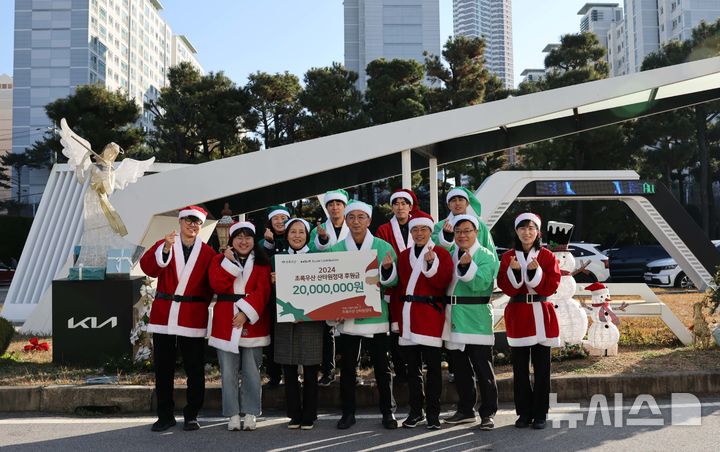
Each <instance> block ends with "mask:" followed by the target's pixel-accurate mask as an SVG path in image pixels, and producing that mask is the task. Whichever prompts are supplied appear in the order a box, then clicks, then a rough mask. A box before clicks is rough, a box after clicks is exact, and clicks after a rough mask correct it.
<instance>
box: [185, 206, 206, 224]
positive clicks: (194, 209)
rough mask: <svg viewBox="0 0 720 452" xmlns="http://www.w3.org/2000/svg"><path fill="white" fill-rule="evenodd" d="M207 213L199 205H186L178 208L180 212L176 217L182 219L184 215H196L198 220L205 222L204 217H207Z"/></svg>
mask: <svg viewBox="0 0 720 452" xmlns="http://www.w3.org/2000/svg"><path fill="white" fill-rule="evenodd" d="M207 214H208V213H207V211H206V210H205V209H203V208H202V207H200V206H187V207H183V208H182V209H180V213H178V218H179V219H182V218H185V217H196V218H198V219H199V220H200V221H202V222H203V223H205V219H207Z"/></svg>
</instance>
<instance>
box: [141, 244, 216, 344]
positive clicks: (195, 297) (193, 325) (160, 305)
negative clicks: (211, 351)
mask: <svg viewBox="0 0 720 452" xmlns="http://www.w3.org/2000/svg"><path fill="white" fill-rule="evenodd" d="M164 243H165V240H159V241H158V242H157V243H155V245H153V246H152V247H151V248H150V249H149V250H147V251H146V252H145V254H143V257H142V258H140V268H141V269H142V271H143V272H144V273H145V274H146V275H148V276H149V277H151V278H157V279H158V281H157V292H156V294H155V301H153V304H152V308H151V309H150V322H149V323H148V326H147V331H148V332H150V333H162V334H175V335H178V336H187V337H205V334H206V332H207V319H208V305H209V304H210V300H212V295H213V293H212V289H211V288H210V282H209V281H208V268H209V267H210V262H211V261H212V259H213V257H214V256H215V255H216V254H217V253H215V250H213V249H212V247H210V246H209V245H207V244H206V243H203V242H202V240H200V238H199V237H198V238H197V239H196V240H195V244H194V245H193V248H192V251H191V252H190V256H189V257H188V260H187V262H185V258H184V256H183V250H182V241H181V240H180V236H179V235H178V237H177V238H176V240H175V244H174V245H173V247H172V248H171V249H170V253H168V259H167V261H164V260H163V255H162V251H163V245H164ZM173 297H175V300H177V301H174V300H173V299H172V298H173Z"/></svg>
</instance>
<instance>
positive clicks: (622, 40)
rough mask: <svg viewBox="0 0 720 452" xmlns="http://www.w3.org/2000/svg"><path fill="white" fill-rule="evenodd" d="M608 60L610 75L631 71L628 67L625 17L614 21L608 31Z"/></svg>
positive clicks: (614, 75)
mask: <svg viewBox="0 0 720 452" xmlns="http://www.w3.org/2000/svg"><path fill="white" fill-rule="evenodd" d="M606 42H607V60H608V64H609V65H610V67H609V73H610V77H617V76H619V75H625V74H628V73H630V69H629V67H628V53H627V33H626V30H625V19H623V20H619V21H614V22H612V23H611V24H610V29H609V30H608V32H607V37H606Z"/></svg>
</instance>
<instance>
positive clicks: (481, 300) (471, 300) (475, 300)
mask: <svg viewBox="0 0 720 452" xmlns="http://www.w3.org/2000/svg"><path fill="white" fill-rule="evenodd" d="M447 300H448V304H488V303H490V297H458V296H455V295H448V297H447Z"/></svg>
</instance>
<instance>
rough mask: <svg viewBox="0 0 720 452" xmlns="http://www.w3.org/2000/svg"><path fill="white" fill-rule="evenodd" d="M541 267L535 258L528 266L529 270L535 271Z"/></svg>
mask: <svg viewBox="0 0 720 452" xmlns="http://www.w3.org/2000/svg"><path fill="white" fill-rule="evenodd" d="M539 266H540V264H539V263H538V261H537V259H536V258H534V257H533V260H532V262H530V263H529V264H528V266H527V268H528V270H535V269H537V268H538V267H539Z"/></svg>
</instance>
